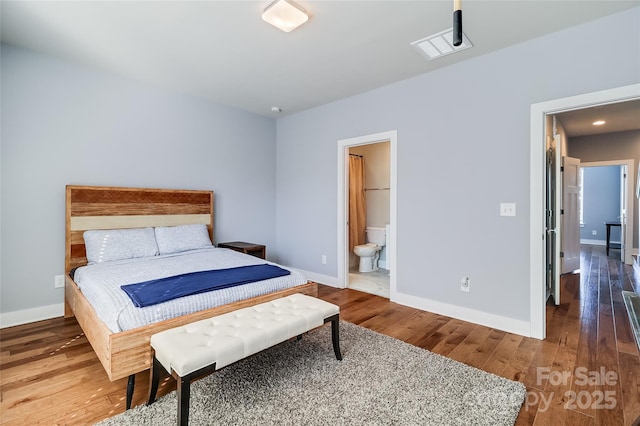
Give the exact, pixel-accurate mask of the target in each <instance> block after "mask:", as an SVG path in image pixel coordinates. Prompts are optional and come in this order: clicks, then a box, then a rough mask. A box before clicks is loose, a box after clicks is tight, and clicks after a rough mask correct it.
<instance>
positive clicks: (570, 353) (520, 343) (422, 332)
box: [0, 246, 640, 426]
mask: <svg viewBox="0 0 640 426" xmlns="http://www.w3.org/2000/svg"><path fill="white" fill-rule="evenodd" d="M561 284H562V291H563V298H562V304H561V305H559V306H555V305H554V304H553V303H548V304H547V307H546V309H547V336H548V337H547V339H546V340H545V341H539V340H536V339H531V338H526V337H522V336H518V335H514V334H510V333H507V332H504V331H501V330H496V329H491V328H488V327H483V326H479V325H476V324H470V323H467V322H464V321H461V320H458V319H453V318H449V317H446V316H442V315H438V314H435V313H429V312H424V311H420V310H417V309H413V308H409V307H406V306H402V305H399V304H397V303H393V302H390V301H389V300H388V299H385V298H382V297H378V296H374V295H371V294H367V293H362V292H359V291H355V290H350V289H336V288H333V287H329V286H323V285H320V286H319V288H318V294H319V297H320V298H322V299H324V300H327V301H329V302H332V303H335V304H337V305H339V306H340V310H341V312H340V313H341V318H342V319H344V320H346V321H350V322H353V323H355V324H359V325H361V326H364V327H367V328H370V329H372V330H374V331H377V332H380V333H383V334H386V335H389V336H392V337H395V338H397V339H400V340H403V341H405V342H407V343H410V344H413V345H415V346H419V347H422V348H425V349H430V350H432V351H433V352H435V353H439V354H441V355H445V356H449V357H451V358H453V359H456V360H458V361H461V362H464V363H466V364H468V365H471V366H474V367H476V368H481V369H484V370H485V371H488V372H491V373H494V374H498V375H501V376H503V377H507V378H509V379H514V380H520V381H522V382H523V383H524V384H525V385H526V386H527V390H528V394H527V400H526V402H525V404H523V406H522V408H521V410H520V414H519V416H518V418H517V420H516V424H517V425H542V426H547V425H554V426H555V425H560V424H564V425H592V426H609V425H616V426H617V425H622V424H624V425H629V426H631V425H633V424H634V422H635V421H636V420H637V419H638V418H639V417H640V355H639V354H638V350H637V345H636V343H635V340H634V338H633V335H632V334H630V331H631V330H630V328H629V327H628V319H627V317H626V315H627V314H626V310H625V309H624V306H623V304H621V303H622V300H621V298H620V294H621V293H620V292H621V291H622V290H636V291H637V290H638V289H640V267H637V266H636V267H632V266H627V265H623V264H621V263H620V261H619V260H617V259H616V258H615V250H614V251H612V255H611V256H609V257H607V256H606V254H605V253H604V247H599V246H582V251H581V271H580V274H570V275H566V276H563V277H562V281H561ZM0 358H1V359H0V423H1V424H2V425H7V426H9V425H19V426H22V425H25V424H29V425H51V424H69V425H84V424H93V423H95V422H97V421H100V420H102V419H105V418H107V417H111V416H113V415H115V414H118V413H121V412H123V411H124V405H125V401H124V396H125V388H126V383H127V379H119V380H117V381H115V382H110V381H109V379H108V377H107V375H106V373H105V372H104V370H103V369H102V366H101V364H100V362H99V361H98V359H97V358H96V357H95V354H94V353H93V351H92V349H91V346H90V345H89V344H88V342H87V340H86V337H85V336H84V335H83V333H82V330H81V329H80V327H79V326H78V324H77V322H76V321H75V319H73V318H67V319H65V318H55V319H51V320H47V321H40V322H37V323H32V324H25V325H22V326H17V327H10V328H7V329H3V330H2V331H1V332H0ZM580 367H582V368H583V369H584V370H585V371H601V370H600V369H601V368H603V369H604V371H605V372H608V371H610V372H613V373H615V374H616V377H617V378H618V384H617V385H607V386H603V385H578V384H577V383H576V381H577V377H576V373H577V372H578V370H577V369H578V368H580ZM541 371H544V372H546V373H545V374H546V378H542V377H541ZM550 372H553V374H558V375H562V374H568V375H569V376H570V378H569V379H568V382H564V381H557V382H553V383H552V381H551V380H550V379H549V373H550ZM542 376H544V374H542ZM173 389H175V382H174V381H173V379H169V378H167V379H166V380H165V381H163V382H162V384H161V386H160V389H159V391H158V395H159V396H161V395H164V394H166V393H168V392H171V391H172V390H173ZM147 391H148V376H147V374H146V373H140V374H137V375H136V390H135V393H134V397H133V404H134V405H138V404H142V403H144V401H145V400H146V393H147ZM606 391H609V392H613V393H614V394H615V395H614V396H615V407H612V408H611V409H604V408H595V407H593V404H583V405H587V407H585V408H584V409H580V408H579V407H576V409H570V408H571V407H568V406H567V402H570V400H571V396H572V394H571V393H570V392H574V393H575V394H576V395H577V394H578V392H582V396H583V401H582V402H585V401H586V398H587V397H589V398H591V401H590V402H593V399H594V398H596V397H597V396H598V392H606Z"/></svg>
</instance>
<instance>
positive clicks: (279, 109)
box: [271, 106, 282, 112]
mask: <svg viewBox="0 0 640 426" xmlns="http://www.w3.org/2000/svg"><path fill="white" fill-rule="evenodd" d="M271 112H282V108H280V107H277V106H274V107H271Z"/></svg>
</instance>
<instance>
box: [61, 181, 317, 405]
mask: <svg viewBox="0 0 640 426" xmlns="http://www.w3.org/2000/svg"><path fill="white" fill-rule="evenodd" d="M213 218H214V215H213V191H198V190H175V189H149V188H120V187H105V186H75V185H67V187H66V226H65V229H66V232H65V274H66V275H65V277H66V283H65V317H72V316H75V317H76V319H77V321H78V323H79V324H80V326H81V327H82V330H83V331H84V333H85V335H86V336H87V339H88V340H89V343H91V346H92V347H93V350H94V351H95V353H96V355H97V356H98V359H100V362H101V363H102V366H103V367H104V369H105V371H106V373H107V375H108V376H109V379H110V380H111V381H114V380H118V379H121V378H124V377H129V384H128V386H127V408H129V407H130V405H131V397H132V395H133V387H134V383H135V374H136V373H139V372H141V371H145V370H148V369H149V368H150V366H151V359H152V355H151V346H150V345H149V339H150V338H151V335H152V334H154V333H158V332H160V331H163V330H167V329H169V328H173V327H178V326H180V325H184V324H188V323H191V322H193V321H198V320H201V319H205V318H209V317H212V316H215V315H220V314H223V313H226V312H230V311H234V310H236V309H240V308H244V307H247V306H253V305H255V304H258V303H263V302H267V301H270V300H273V299H276V298H279V297H284V296H288V295H289V294H293V293H303V294H308V295H310V296H317V294H318V286H317V284H316V283H314V282H308V283H306V284H303V285H300V286H296V287H293V288H290V289H286V290H281V291H277V292H274V293H270V294H266V295H263V296H259V297H254V298H251V299H246V300H242V301H239V302H235V303H230V304H227V305H222V306H218V307H215V308H211V309H207V310H204V311H200V312H195V313H193V314H189V315H183V316H180V317H177V318H173V319H170V320H166V321H162V322H158V323H154V324H150V325H147V326H144V327H139V328H135V329H132V330H127V331H122V332H118V333H114V332H112V331H111V330H109V328H108V327H107V326H106V325H105V324H104V323H103V322H102V321H101V320H100V319H98V317H97V315H96V313H95V311H94V309H93V307H92V306H91V305H90V304H89V302H88V301H87V299H86V298H85V297H84V296H83V294H82V292H81V291H80V289H79V288H78V285H77V284H76V283H75V282H74V281H73V279H72V278H71V276H70V274H69V273H70V271H71V270H72V269H73V268H76V267H78V266H83V265H86V264H87V258H86V251H85V246H84V239H83V236H82V234H83V232H84V231H86V230H90V229H124V228H140V227H155V226H175V225H185V224H206V225H207V227H208V229H209V236H210V237H211V241H214V239H213V223H214V222H213Z"/></svg>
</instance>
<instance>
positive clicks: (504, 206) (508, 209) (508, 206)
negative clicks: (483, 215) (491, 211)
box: [500, 203, 516, 216]
mask: <svg viewBox="0 0 640 426" xmlns="http://www.w3.org/2000/svg"><path fill="white" fill-rule="evenodd" d="M515 215H516V203H500V216H515Z"/></svg>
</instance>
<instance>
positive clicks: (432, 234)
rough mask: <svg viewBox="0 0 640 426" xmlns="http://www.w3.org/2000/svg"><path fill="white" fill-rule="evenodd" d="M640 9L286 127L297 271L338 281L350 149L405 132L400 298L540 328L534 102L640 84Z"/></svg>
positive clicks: (291, 247) (284, 213)
mask: <svg viewBox="0 0 640 426" xmlns="http://www.w3.org/2000/svg"><path fill="white" fill-rule="evenodd" d="M639 11H640V9H638V8H635V9H632V10H630V11H627V12H624V13H620V14H616V15H611V16H609V17H605V18H603V19H600V20H597V21H593V22H590V23H587V24H584V25H580V26H577V27H574V28H571V29H567V30H564V31H561V32H557V33H553V34H550V35H547V36H544V37H541V38H538V39H535V40H532V41H529V42H526V43H522V44H520V45H517V46H513V47H511V48H507V49H504V50H501V51H498V52H495V53H492V54H487V55H483V56H481V57H478V58H475V59H471V60H468V61H464V62H462V63H459V64H456V65H452V66H448V67H446V68H444V69H441V70H438V71H434V72H431V73H428V74H424V75H422V76H419V77H416V78H412V79H408V80H406V81H402V82H399V83H396V84H392V85H389V86H386V87H382V88H379V89H377V90H373V91H370V92H368V93H365V94H362V95H358V96H354V97H351V98H348V99H344V100H341V101H339V102H334V103H331V104H327V105H324V106H321V107H318V108H314V109H312V110H308V111H305V112H301V113H298V114H295V115H291V116H288V117H284V118H281V119H279V120H278V125H277V141H278V142H277V164H278V168H277V207H276V208H277V212H276V220H277V242H278V248H279V250H280V252H281V253H282V260H283V261H284V263H285V264H288V265H292V266H295V267H299V268H301V269H304V270H309V271H314V272H317V273H319V274H324V275H327V276H332V277H336V276H337V262H338V259H337V258H336V256H337V254H336V253H337V242H336V240H337V223H336V222H337V221H336V217H337V195H336V192H337V190H336V188H337V141H338V140H341V139H346V138H351V137H356V136H361V135H367V134H373V133H377V132H382V131H388V130H394V129H395V130H397V131H398V146H397V150H398V162H397V168H398V192H397V200H398V201H397V202H398V210H397V218H398V223H397V235H396V238H397V264H396V265H395V266H396V267H397V269H396V270H397V285H398V291H399V292H401V293H404V294H408V295H410V296H413V297H415V298H420V299H422V300H430V301H435V302H437V303H440V304H446V305H447V306H455V307H458V308H460V309H465V308H466V309H471V310H474V311H476V312H485V313H491V314H494V315H496V316H500V317H505V318H513V319H516V320H522V321H528V320H529V306H530V283H529V278H528V277H529V272H530V271H529V232H530V220H529V196H530V194H529V185H530V182H529V176H530V171H529V139H530V126H529V123H530V108H531V104H533V103H538V102H542V101H547V100H551V99H558V98H563V97H567V96H572V95H577V94H582V93H587V92H593V91H597V90H603V89H609V88H613V87H619V86H625V85H628V84H633V83H638V82H639V81H640V55H639V53H640V44H639V43H640V42H639V40H640V32H639V28H640V23H639V16H640V14H639ZM594 52H597V53H598V54H597V55H596V54H594ZM381 60H384V58H381ZM363 72H366V70H365V71H363ZM317 84H327V85H330V84H332V82H331V81H324V82H323V81H318V82H317ZM501 202H514V203H516V204H517V216H516V217H500V216H499V204H500V203H501ZM322 254H326V255H327V257H328V262H327V264H326V265H322V264H321V262H320V259H321V255H322ZM464 276H468V277H470V278H471V282H472V289H471V292H470V293H468V294H466V293H462V292H461V291H460V279H461V277H464Z"/></svg>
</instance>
